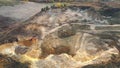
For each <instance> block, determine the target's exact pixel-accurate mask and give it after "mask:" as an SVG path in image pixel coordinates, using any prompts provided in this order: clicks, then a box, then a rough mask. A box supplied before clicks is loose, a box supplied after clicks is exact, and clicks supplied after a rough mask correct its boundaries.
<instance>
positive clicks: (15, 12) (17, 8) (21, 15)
mask: <svg viewBox="0 0 120 68" xmlns="http://www.w3.org/2000/svg"><path fill="white" fill-rule="evenodd" d="M49 5H50V4H43V3H42V4H40V3H34V2H26V3H21V4H18V5H14V6H2V7H0V15H1V16H4V17H10V18H11V19H13V20H16V21H25V20H27V19H29V18H30V17H31V16H33V15H35V14H36V13H38V12H39V11H40V10H41V8H43V7H45V6H49Z"/></svg>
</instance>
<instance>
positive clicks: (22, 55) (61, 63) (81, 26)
mask: <svg viewBox="0 0 120 68" xmlns="http://www.w3.org/2000/svg"><path fill="white" fill-rule="evenodd" d="M32 4H34V3H32ZM75 4H77V5H75ZM89 4H92V6H91V5H87V6H86V4H84V3H82V4H80V5H79V4H78V3H71V4H68V5H67V6H65V7H55V8H54V7H50V6H51V4H50V5H49V6H48V7H47V9H46V10H40V11H38V9H37V8H35V10H34V9H32V8H29V9H31V13H32V15H31V16H30V15H29V14H27V15H29V16H30V17H28V16H27V18H26V17H25V16H26V15H23V17H22V15H20V14H19V15H20V16H16V17H17V18H19V20H18V19H16V20H15V21H14V20H11V19H10V20H9V18H12V19H15V18H13V17H15V13H13V15H12V17H11V16H10V15H6V14H5V15H4V14H3V13H5V12H3V10H1V11H0V15H2V16H1V19H0V21H1V22H0V68H120V25H119V23H120V22H119V19H120V7H119V6H120V4H118V7H116V8H114V7H110V6H109V5H107V4H108V3H107V4H106V3H89ZM38 5H39V4H38V3H37V6H38ZM42 5H43V4H42ZM96 5H97V7H99V8H97V9H96ZM101 5H102V6H101ZM116 5H117V4H116ZM27 6H28V5H27ZM34 6H36V5H34ZM43 6H44V5H43ZM4 7H5V6H4ZM7 7H8V6H7ZM16 7H20V5H16ZM39 7H40V5H39ZM10 8H12V9H13V8H14V7H10ZM42 8H46V7H42ZM0 9H3V7H0ZM18 9H19V8H18ZM39 9H40V8H39ZM111 9H112V10H111ZM4 10H7V9H4ZM19 10H21V8H20V9H19ZM24 10H25V9H24ZM27 10H28V9H27ZM33 10H34V11H37V12H36V13H34V11H33ZM11 11H12V10H11ZM15 11H17V10H15ZM15 11H14V12H15ZM32 11H33V12H32ZM6 12H7V11H6ZM21 12H22V10H21ZM109 12H111V13H113V14H109ZM22 13H23V12H22ZM25 13H27V12H25ZM106 13H107V14H106ZM116 15H117V16H116ZM3 16H7V17H3ZM24 17H25V18H24ZM22 18H24V19H22ZM21 19H22V20H21ZM3 20H4V21H3ZM20 20H21V21H20ZM9 21H10V22H12V24H11V23H9ZM2 22H5V23H2ZM13 22H14V23H13ZM114 22H115V23H114ZM3 26H4V27H3Z"/></svg>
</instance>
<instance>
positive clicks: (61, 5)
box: [54, 2, 66, 8]
mask: <svg viewBox="0 0 120 68" xmlns="http://www.w3.org/2000/svg"><path fill="white" fill-rule="evenodd" d="M65 6H66V4H65V3H60V2H58V3H55V4H54V7H57V8H62V7H65Z"/></svg>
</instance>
